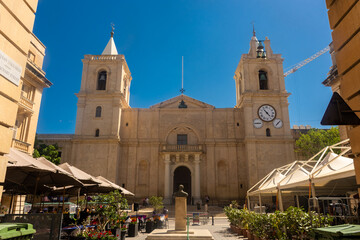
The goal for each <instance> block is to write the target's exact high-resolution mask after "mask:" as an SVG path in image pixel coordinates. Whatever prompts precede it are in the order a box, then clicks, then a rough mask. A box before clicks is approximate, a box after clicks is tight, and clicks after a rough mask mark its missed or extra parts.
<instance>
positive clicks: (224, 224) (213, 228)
mask: <svg viewBox="0 0 360 240" xmlns="http://www.w3.org/2000/svg"><path fill="white" fill-rule="evenodd" d="M169 229H175V220H174V219H171V218H170V219H169ZM191 229H207V230H209V231H210V233H211V234H212V236H213V238H214V240H247V238H243V237H242V236H239V235H237V234H234V233H232V232H231V231H230V228H229V222H228V221H227V219H226V218H215V221H214V225H211V219H210V221H209V223H208V224H204V225H191V223H190V231H191ZM148 235H149V233H140V232H139V235H138V236H137V237H126V239H127V240H145V238H146V237H147V236H148Z"/></svg>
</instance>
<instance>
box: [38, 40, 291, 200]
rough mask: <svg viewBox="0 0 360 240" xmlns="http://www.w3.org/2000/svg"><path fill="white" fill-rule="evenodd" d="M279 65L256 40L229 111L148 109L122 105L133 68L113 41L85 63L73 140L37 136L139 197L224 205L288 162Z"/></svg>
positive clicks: (185, 105)
mask: <svg viewBox="0 0 360 240" xmlns="http://www.w3.org/2000/svg"><path fill="white" fill-rule="evenodd" d="M282 63H283V59H282V58H281V55H280V54H274V53H273V51H272V50H271V47H270V40H268V39H267V38H266V40H264V41H259V40H258V39H257V38H256V36H255V34H254V36H253V37H252V38H251V41H250V50H249V53H247V54H243V55H242V56H241V59H240V62H239V64H238V66H237V68H236V70H235V76H234V79H235V86H236V89H235V91H236V106H234V107H232V108H215V107H214V106H212V105H209V104H207V103H204V102H201V101H199V100H196V99H193V98H191V97H189V96H186V95H184V94H181V95H179V96H176V97H174V98H172V99H169V100H167V101H164V102H161V103H158V104H156V105H153V106H151V107H149V108H131V107H130V105H129V98H130V85H131V81H132V77H131V72H130V70H129V67H128V65H127V63H126V60H125V57H124V55H121V54H118V53H117V50H116V47H115V44H114V41H113V37H111V38H110V41H109V43H108V45H107V46H106V48H105V50H104V52H103V53H102V55H86V56H85V57H84V59H83V73H82V80H81V89H80V92H79V93H77V97H78V104H77V107H78V108H77V119H76V130H75V134H73V135H71V134H70V135H69V134H40V135H39V136H38V138H39V140H42V141H44V142H45V143H47V144H53V143H57V144H58V145H59V147H60V148H61V151H62V162H68V163H70V164H72V165H74V166H76V167H79V168H80V169H82V170H84V171H86V172H88V173H90V174H92V175H94V176H98V175H102V176H103V177H105V178H108V179H109V180H111V181H114V182H115V183H117V184H118V185H120V186H123V187H125V188H126V189H128V190H129V191H131V192H133V193H135V196H136V198H144V197H148V196H163V197H164V202H165V203H171V199H172V194H173V192H174V191H176V190H177V186H178V185H179V184H183V185H184V187H185V191H186V192H188V193H189V200H192V201H194V202H197V201H201V199H204V197H205V196H206V195H208V196H210V198H211V199H212V200H213V201H217V202H222V201H228V200H234V199H244V198H245V196H246V191H247V190H248V188H249V187H251V186H252V185H253V184H255V183H257V182H258V181H259V180H260V179H261V178H263V177H264V176H265V175H266V174H267V173H269V172H270V171H271V170H272V169H274V168H275V167H279V166H282V165H284V164H287V163H290V162H293V161H294V147H293V146H294V140H293V137H292V135H291V132H290V122H289V113H288V101H287V98H288V96H289V93H287V91H286V89H285V82H284V76H283V65H282Z"/></svg>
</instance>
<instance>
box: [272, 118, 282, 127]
mask: <svg viewBox="0 0 360 240" xmlns="http://www.w3.org/2000/svg"><path fill="white" fill-rule="evenodd" d="M273 125H274V127H275V128H282V126H283V122H282V121H281V119H279V118H275V120H274V121H273Z"/></svg>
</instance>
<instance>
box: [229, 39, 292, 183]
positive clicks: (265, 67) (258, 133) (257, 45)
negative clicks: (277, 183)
mask: <svg viewBox="0 0 360 240" xmlns="http://www.w3.org/2000/svg"><path fill="white" fill-rule="evenodd" d="M234 79H235V85H236V106H235V107H236V108H240V109H242V111H243V114H244V126H245V127H244V133H245V148H246V149H247V154H248V162H247V164H248V176H249V178H248V179H249V186H251V185H253V184H255V183H256V182H257V181H258V179H259V177H262V176H265V175H266V174H267V173H268V172H269V171H268V172H266V171H267V167H266V166H268V165H269V163H268V162H267V159H273V158H272V157H274V158H275V159H279V161H277V162H276V165H275V164H274V165H272V164H273V163H271V169H273V168H275V167H279V166H281V165H285V164H287V163H290V162H292V161H293V160H294V153H293V137H292V135H291V132H290V121H289V112H288V105H289V104H288V100H287V98H288V96H289V95H290V94H289V93H288V92H287V91H286V89H285V81H284V73H283V58H281V55H280V54H274V53H273V51H272V49H271V47H270V40H269V39H268V38H267V37H266V38H265V40H258V39H257V38H256V35H255V32H254V33H253V36H252V38H251V41H250V50H249V53H247V54H243V55H242V56H241V59H240V62H239V64H238V66H237V68H236V71H235V76H234ZM277 143H279V149H277V148H276V147H275V148H274V144H275V145H276V144H277ZM270 145H271V146H273V147H270ZM284 146H285V147H284ZM281 148H283V149H281ZM272 155H273V156H272ZM250 173H251V174H250Z"/></svg>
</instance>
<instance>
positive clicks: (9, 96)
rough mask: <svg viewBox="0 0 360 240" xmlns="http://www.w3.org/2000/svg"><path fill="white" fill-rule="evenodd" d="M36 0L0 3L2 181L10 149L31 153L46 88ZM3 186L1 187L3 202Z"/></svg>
mask: <svg viewBox="0 0 360 240" xmlns="http://www.w3.org/2000/svg"><path fill="white" fill-rule="evenodd" d="M37 3H38V1H37V0H0V182H4V178H5V174H6V158H5V157H4V155H5V154H6V153H8V152H9V150H10V148H11V147H14V148H17V149H19V150H21V151H24V152H27V153H29V154H32V152H33V144H34V139H35V133H36V126H37V121H38V115H39V109H40V103H41V96H42V91H43V88H46V87H49V86H51V82H49V81H48V80H47V79H46V78H45V72H44V71H43V70H42V64H43V60H44V56H45V46H44V45H43V44H42V43H41V42H40V41H39V39H37V38H36V36H35V35H34V34H33V25H34V20H35V13H36V8H37ZM1 196H2V187H0V201H1Z"/></svg>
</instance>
